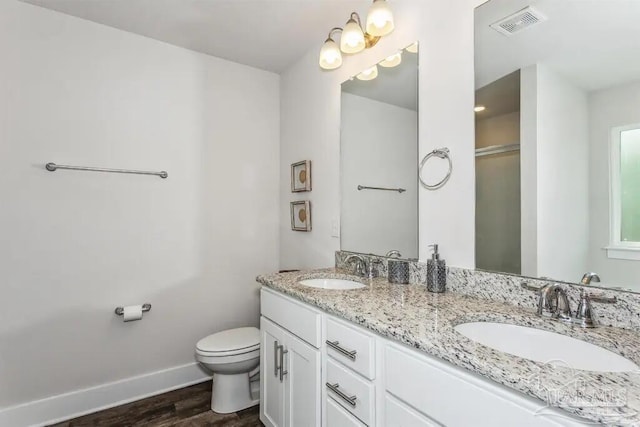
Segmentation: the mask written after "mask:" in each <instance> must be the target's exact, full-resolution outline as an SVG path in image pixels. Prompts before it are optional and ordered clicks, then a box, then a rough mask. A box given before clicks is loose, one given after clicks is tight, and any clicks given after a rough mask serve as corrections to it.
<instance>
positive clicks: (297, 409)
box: [260, 291, 321, 427]
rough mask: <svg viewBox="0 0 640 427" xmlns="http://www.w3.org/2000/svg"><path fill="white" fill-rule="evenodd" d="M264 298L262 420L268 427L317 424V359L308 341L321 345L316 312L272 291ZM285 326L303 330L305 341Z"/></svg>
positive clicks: (318, 351) (265, 293)
mask: <svg viewBox="0 0 640 427" xmlns="http://www.w3.org/2000/svg"><path fill="white" fill-rule="evenodd" d="M262 298H263V302H266V304H263V307H262V310H261V311H262V317H261V318H260V337H261V338H260V372H261V376H260V377H261V378H260V396H261V401H260V419H261V421H262V422H263V423H264V425H266V426H268V427H296V426H319V425H320V411H321V406H320V401H321V388H320V377H321V364H320V362H321V357H320V349H319V348H317V347H314V346H313V345H311V344H310V343H309V341H312V342H316V341H317V342H319V341H318V340H319V337H320V327H319V325H320V324H319V323H318V325H317V328H314V327H313V325H314V322H315V319H316V316H320V313H319V312H317V311H314V310H311V309H310V308H308V307H306V306H304V305H301V304H300V303H297V302H295V301H293V300H288V299H286V298H285V297H282V296H279V295H275V294H273V293H271V292H265V291H263V292H262ZM282 304H285V305H284V306H283V305H282ZM289 305H291V306H289ZM297 309H299V310H297ZM291 313H294V314H295V315H299V316H301V317H296V316H295V315H293V316H292V315H291ZM272 318H275V319H272ZM318 319H319V317H318ZM274 320H278V321H280V322H281V323H282V324H278V323H275V321H274ZM318 322H319V320H318ZM310 326H311V327H310ZM286 327H288V328H291V329H296V330H297V331H298V332H299V333H300V331H302V335H304V338H306V339H307V340H308V341H306V342H305V340H303V339H302V338H303V337H299V336H296V335H294V334H293V333H291V332H290V331H289V330H288V329H285V328H286Z"/></svg>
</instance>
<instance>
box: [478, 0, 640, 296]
mask: <svg viewBox="0 0 640 427" xmlns="http://www.w3.org/2000/svg"><path fill="white" fill-rule="evenodd" d="M638 22H640V2H639V1H636V0H606V1H594V0H591V1H575V0H530V1H522V0H491V1H489V2H487V3H485V4H483V5H482V6H480V7H478V8H477V9H476V13H475V37H476V38H475V52H476V57H475V68H476V75H475V82H476V108H475V110H476V150H475V152H476V268H478V269H484V270H491V271H499V272H507V273H514V274H521V275H524V276H531V277H546V278H550V279H554V280H561V281H567V282H574V283H575V282H578V283H579V282H581V281H582V280H583V276H584V274H585V273H587V272H595V273H596V274H597V276H598V277H599V279H600V282H599V283H596V280H597V278H596V279H591V278H590V277H586V278H584V282H589V281H590V280H591V283H590V284H591V285H598V286H605V287H616V288H622V289H628V290H632V291H640V25H638Z"/></svg>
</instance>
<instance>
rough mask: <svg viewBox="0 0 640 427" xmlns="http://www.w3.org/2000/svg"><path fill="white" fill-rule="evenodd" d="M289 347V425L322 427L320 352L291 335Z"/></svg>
mask: <svg viewBox="0 0 640 427" xmlns="http://www.w3.org/2000/svg"><path fill="white" fill-rule="evenodd" d="M286 350H287V353H285V358H284V360H285V362H284V369H285V371H287V375H286V378H287V380H286V381H285V399H286V403H285V413H286V416H285V418H286V426H287V427H299V426H304V427H313V426H320V409H321V404H320V351H319V350H317V349H315V348H313V347H311V346H310V345H308V344H307V343H305V342H304V341H302V340H300V339H298V338H296V337H295V336H293V335H291V334H287V348H286Z"/></svg>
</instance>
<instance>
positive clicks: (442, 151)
mask: <svg viewBox="0 0 640 427" xmlns="http://www.w3.org/2000/svg"><path fill="white" fill-rule="evenodd" d="M433 156H436V157H438V158H440V159H447V161H448V162H449V170H448V171H447V175H446V176H445V177H444V178H442V180H441V181H440V182H438V183H436V184H427V183H426V182H424V179H422V169H423V168H424V165H425V164H426V163H427V160H429V159H430V158H432V157H433ZM452 171H453V163H452V162H451V157H450V156H449V149H448V148H447V147H444V148H436V149H435V150H433V151H432V152H430V153H429V154H427V155H426V156H424V158H423V159H422V161H421V162H420V167H419V168H418V178H419V179H420V182H421V183H422V185H423V186H424V188H426V189H427V190H437V189H438V188H441V187H442V186H444V185H445V184H446V183H447V181H449V178H450V177H451V172H452Z"/></svg>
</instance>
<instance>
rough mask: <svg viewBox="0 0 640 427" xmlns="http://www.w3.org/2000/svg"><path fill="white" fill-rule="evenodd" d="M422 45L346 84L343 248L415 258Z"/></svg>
mask: <svg viewBox="0 0 640 427" xmlns="http://www.w3.org/2000/svg"><path fill="white" fill-rule="evenodd" d="M417 164H418V53H417V44H414V45H411V46H409V47H408V48H406V49H402V50H400V51H399V52H398V53H396V54H394V55H392V56H390V57H388V58H386V59H385V60H384V61H382V62H381V63H379V64H377V65H376V66H374V67H372V68H369V69H367V70H363V72H361V73H360V74H358V75H357V76H355V77H353V78H352V79H350V80H347V81H346V82H344V83H343V84H342V97H341V137H340V169H341V170H340V172H341V214H340V222H341V224H340V247H341V249H342V250H347V251H353V252H362V253H373V254H377V255H385V254H387V253H388V252H389V251H392V250H394V251H398V252H399V253H400V254H401V256H402V257H403V258H417V257H418V175H417V173H418V171H417Z"/></svg>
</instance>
